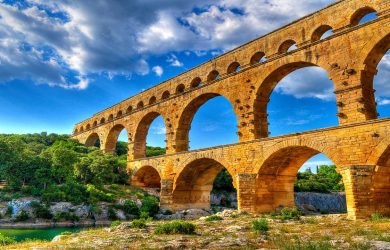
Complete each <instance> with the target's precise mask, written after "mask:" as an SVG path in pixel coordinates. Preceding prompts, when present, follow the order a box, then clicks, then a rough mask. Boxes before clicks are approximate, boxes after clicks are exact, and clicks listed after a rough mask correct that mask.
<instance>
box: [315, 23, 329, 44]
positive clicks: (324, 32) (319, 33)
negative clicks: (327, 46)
mask: <svg viewBox="0 0 390 250" xmlns="http://www.w3.org/2000/svg"><path fill="white" fill-rule="evenodd" d="M331 35H333V29H332V27H330V26H329V25H321V26H320V27H318V28H317V29H316V30H315V31H314V32H313V34H312V36H311V42H316V41H320V40H323V39H325V38H328V37H330V36H331Z"/></svg>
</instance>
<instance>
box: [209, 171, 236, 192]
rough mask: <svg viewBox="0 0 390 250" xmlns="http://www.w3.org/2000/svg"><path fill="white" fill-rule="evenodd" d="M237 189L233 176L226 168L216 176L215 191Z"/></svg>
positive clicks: (232, 190)
mask: <svg viewBox="0 0 390 250" xmlns="http://www.w3.org/2000/svg"><path fill="white" fill-rule="evenodd" d="M235 190H236V189H235V188H234V186H233V178H232V176H231V175H230V174H229V172H228V171H227V170H226V169H224V170H222V171H221V172H220V173H219V174H218V175H217V177H216V178H215V181H214V184H213V191H215V192H221V191H225V192H234V191H235Z"/></svg>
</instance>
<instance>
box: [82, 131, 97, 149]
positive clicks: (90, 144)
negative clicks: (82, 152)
mask: <svg viewBox="0 0 390 250" xmlns="http://www.w3.org/2000/svg"><path fill="white" fill-rule="evenodd" d="M97 141H100V137H99V135H98V133H92V134H90V135H89V136H88V137H87V139H86V140H85V143H84V145H85V146H86V147H93V146H95V145H96V142H97Z"/></svg>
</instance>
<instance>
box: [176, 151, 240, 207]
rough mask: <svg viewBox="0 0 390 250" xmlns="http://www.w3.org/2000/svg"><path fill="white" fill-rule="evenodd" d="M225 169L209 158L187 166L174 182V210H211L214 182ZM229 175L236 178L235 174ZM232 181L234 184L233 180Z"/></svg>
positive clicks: (232, 184) (231, 184)
mask: <svg viewBox="0 0 390 250" xmlns="http://www.w3.org/2000/svg"><path fill="white" fill-rule="evenodd" d="M225 169H226V168H225V166H223V165H222V164H221V163H219V162H217V161H215V160H213V159H209V158H203V159H198V160H195V161H192V162H191V163H189V164H187V165H186V166H185V167H184V169H183V170H182V171H181V172H180V174H179V175H178V177H177V178H176V179H175V182H174V187H173V192H172V198H173V204H174V206H175V207H174V210H182V209H189V208H202V209H208V208H210V203H211V199H210V198H211V192H212V190H213V187H214V182H215V180H216V179H217V176H219V174H220V173H221V172H222V171H224V170H225ZM226 170H227V171H229V169H226ZM228 173H229V176H234V174H233V173H231V172H228ZM230 180H231V181H232V182H234V180H233V179H230ZM229 184H230V186H234V185H235V184H234V183H229Z"/></svg>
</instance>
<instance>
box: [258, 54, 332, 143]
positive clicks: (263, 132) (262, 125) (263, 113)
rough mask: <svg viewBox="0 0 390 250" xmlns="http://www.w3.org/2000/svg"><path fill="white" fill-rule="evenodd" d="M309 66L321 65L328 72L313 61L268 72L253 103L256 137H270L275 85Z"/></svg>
mask: <svg viewBox="0 0 390 250" xmlns="http://www.w3.org/2000/svg"><path fill="white" fill-rule="evenodd" d="M307 67H319V68H321V69H323V70H325V71H326V72H327V73H328V71H327V70H326V69H325V68H323V67H321V66H320V65H317V64H314V63H311V62H303V61H297V62H290V63H287V64H285V65H283V66H280V67H278V68H276V69H275V70H273V71H272V72H271V73H270V74H268V75H267V76H266V77H265V78H264V80H263V81H262V82H261V84H260V86H259V87H258V89H257V92H256V98H255V100H254V104H253V112H254V130H255V131H254V135H255V139H260V138H264V137H268V135H269V130H268V112H267V107H268V103H269V101H270V96H271V94H272V92H273V91H274V89H275V87H276V86H277V85H278V83H279V82H280V81H281V80H282V79H283V78H285V77H286V76H287V75H289V74H290V73H292V72H294V71H296V70H298V69H302V68H307ZM333 85H334V83H333Z"/></svg>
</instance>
